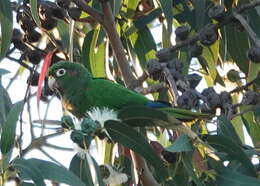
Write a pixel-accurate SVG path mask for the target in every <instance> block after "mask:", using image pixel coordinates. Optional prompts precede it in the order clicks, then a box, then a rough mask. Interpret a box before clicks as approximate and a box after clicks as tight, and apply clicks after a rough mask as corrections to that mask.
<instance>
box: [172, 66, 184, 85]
mask: <svg viewBox="0 0 260 186" xmlns="http://www.w3.org/2000/svg"><path fill="white" fill-rule="evenodd" d="M169 72H170V73H171V75H172V78H173V79H174V81H176V82H177V81H178V80H180V79H182V78H183V75H182V74H181V73H180V72H179V71H176V70H175V69H173V68H172V69H169Z"/></svg>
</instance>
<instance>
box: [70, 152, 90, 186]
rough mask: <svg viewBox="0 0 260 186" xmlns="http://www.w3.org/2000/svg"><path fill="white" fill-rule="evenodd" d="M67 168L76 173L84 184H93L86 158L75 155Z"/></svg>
mask: <svg viewBox="0 0 260 186" xmlns="http://www.w3.org/2000/svg"><path fill="white" fill-rule="evenodd" d="M69 170H70V171H72V172H73V173H74V174H76V175H77V176H78V177H79V178H80V179H81V180H82V181H83V182H84V183H85V184H86V185H93V181H92V177H91V172H90V167H89V164H88V161H87V160H86V159H81V158H80V157H79V156H78V155H75V156H74V157H73V158H72V160H71V162H70V167H69Z"/></svg>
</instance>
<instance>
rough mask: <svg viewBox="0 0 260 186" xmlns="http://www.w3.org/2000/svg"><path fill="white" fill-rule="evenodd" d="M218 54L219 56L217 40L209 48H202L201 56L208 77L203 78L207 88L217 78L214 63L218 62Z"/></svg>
mask: <svg viewBox="0 0 260 186" xmlns="http://www.w3.org/2000/svg"><path fill="white" fill-rule="evenodd" d="M218 54H219V40H217V41H216V42H215V43H214V44H213V45H211V46H210V47H203V53H202V56H203V57H204V58H205V60H206V61H207V66H208V71H209V76H205V78H206V80H207V83H208V86H213V85H214V81H215V79H216V77H217V69H216V63H217V60H218Z"/></svg>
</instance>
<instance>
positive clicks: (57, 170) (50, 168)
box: [26, 158, 85, 186]
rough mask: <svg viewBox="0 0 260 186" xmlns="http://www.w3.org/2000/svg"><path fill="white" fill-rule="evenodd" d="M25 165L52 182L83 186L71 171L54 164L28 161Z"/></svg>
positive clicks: (35, 160)
mask: <svg viewBox="0 0 260 186" xmlns="http://www.w3.org/2000/svg"><path fill="white" fill-rule="evenodd" d="M26 163H29V164H32V165H33V166H35V167H36V168H37V170H39V172H40V173H41V175H42V176H43V178H44V179H48V180H53V181H56V182H59V183H65V184H68V185H71V186H84V185H85V184H84V183H83V182H82V181H81V180H80V179H79V178H78V177H77V176H76V175H75V174H73V173H72V172H71V171H69V170H67V169H66V168H65V167H61V166H58V165H56V164H55V163H52V162H49V161H45V160H40V159H35V158H32V159H28V160H26Z"/></svg>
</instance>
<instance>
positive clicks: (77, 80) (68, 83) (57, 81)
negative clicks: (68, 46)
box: [48, 61, 92, 94]
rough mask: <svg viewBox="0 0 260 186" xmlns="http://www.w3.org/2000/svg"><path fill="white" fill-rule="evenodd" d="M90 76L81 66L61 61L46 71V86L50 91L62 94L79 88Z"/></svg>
mask: <svg viewBox="0 0 260 186" xmlns="http://www.w3.org/2000/svg"><path fill="white" fill-rule="evenodd" d="M91 78H92V76H91V74H90V72H89V71H88V70H87V69H86V68H85V67H84V66H83V65H81V64H78V63H72V62H68V61H61V62H59V63H56V64H54V65H52V66H51V67H50V69H49V71H48V85H49V87H50V89H51V90H53V91H58V92H59V93H61V94H62V93H63V92H64V91H66V89H70V88H73V87H76V86H78V87H80V86H81V85H82V83H83V84H84V83H86V82H87V81H88V80H89V79H91Z"/></svg>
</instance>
